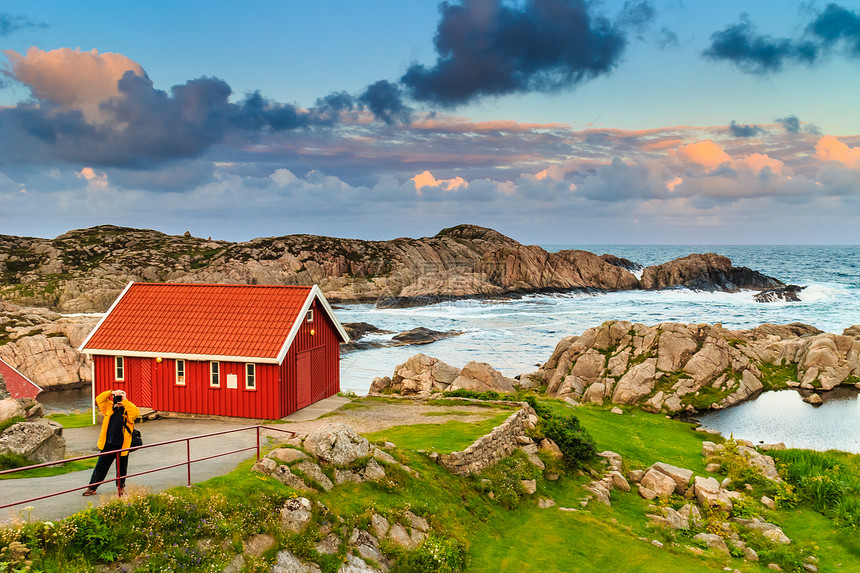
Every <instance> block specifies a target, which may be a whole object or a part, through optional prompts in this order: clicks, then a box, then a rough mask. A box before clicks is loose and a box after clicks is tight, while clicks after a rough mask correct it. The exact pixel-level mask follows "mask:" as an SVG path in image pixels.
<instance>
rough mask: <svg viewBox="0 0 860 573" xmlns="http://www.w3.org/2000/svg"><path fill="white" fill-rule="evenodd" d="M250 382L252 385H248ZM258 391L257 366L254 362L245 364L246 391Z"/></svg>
mask: <svg viewBox="0 0 860 573" xmlns="http://www.w3.org/2000/svg"><path fill="white" fill-rule="evenodd" d="M249 381H250V384H249V383H248V382H249ZM256 389H257V365H256V364H254V363H253V362H248V363H246V364H245V390H256Z"/></svg>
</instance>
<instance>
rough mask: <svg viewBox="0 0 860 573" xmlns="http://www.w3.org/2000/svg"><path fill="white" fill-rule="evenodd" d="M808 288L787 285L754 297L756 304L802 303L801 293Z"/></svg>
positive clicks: (762, 292)
mask: <svg viewBox="0 0 860 573" xmlns="http://www.w3.org/2000/svg"><path fill="white" fill-rule="evenodd" d="M804 288H806V287H802V286H798V285H785V286H784V287H780V288H774V289H769V290H763V291H761V292H760V293H758V294H756V295H755V296H753V299H754V300H755V301H756V302H777V301H784V302H800V291H802V290H803V289H804Z"/></svg>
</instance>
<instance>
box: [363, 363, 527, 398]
mask: <svg viewBox="0 0 860 573" xmlns="http://www.w3.org/2000/svg"><path fill="white" fill-rule="evenodd" d="M517 384H518V382H517V381H516V380H514V379H513V378H508V377H506V376H503V375H502V374H501V373H500V372H499V371H498V370H496V369H495V368H493V367H492V366H490V365H489V364H487V363H486V362H469V363H468V364H466V365H465V366H464V367H463V368H462V369H459V368H456V367H454V366H449V365H448V364H445V363H444V362H442V361H441V360H438V359H436V358H433V357H430V356H427V355H426V354H416V355H415V356H412V357H411V358H409V359H408V360H407V361H406V362H404V363H403V364H400V365H398V366H397V367H396V368H395V369H394V375H393V376H392V377H391V378H389V377H387V376H385V377H377V378H375V379H374V380H373V382H372V383H371V385H370V392H369V393H370V394H384V393H396V394H402V395H404V396H430V395H431V394H432V393H434V392H450V391H454V390H472V391H475V392H488V391H492V392H500V393H505V394H508V393H512V392H514V386H516V385H517Z"/></svg>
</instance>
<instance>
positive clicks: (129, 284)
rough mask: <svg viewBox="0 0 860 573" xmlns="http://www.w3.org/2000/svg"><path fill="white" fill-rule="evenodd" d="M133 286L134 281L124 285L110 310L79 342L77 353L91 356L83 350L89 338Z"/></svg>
mask: <svg viewBox="0 0 860 573" xmlns="http://www.w3.org/2000/svg"><path fill="white" fill-rule="evenodd" d="M133 284H134V281H130V282H129V283H128V284H127V285H125V288H124V289H123V290H122V292H121V293H119V296H118V297H116V300H115V301H113V304H112V305H110V308H109V309H108V310H107V312H106V313H104V315H103V316H102V319H101V320H100V321H99V322H98V324H96V326H95V328H93V329H92V330H91V331H90V333H89V334H88V335H87V337H86V338H85V339H84V341H83V342H81V345H80V346H78V352H83V353H84V354H92V352H88V351H86V350H84V348H85V347H86V345H87V343H88V342H89V341H90V338H92V337H93V335H95V333H96V331H97V330H98V329H99V327H101V325H102V323H104V321H105V320H106V319H107V317H108V315H110V313H111V312H112V311H113V309H114V308H115V307H116V305H118V304H119V301H121V300H122V297H124V296H125V293H127V292H128V289H130V288H131V285H133Z"/></svg>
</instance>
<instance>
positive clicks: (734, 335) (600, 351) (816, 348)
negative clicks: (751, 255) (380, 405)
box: [531, 321, 860, 413]
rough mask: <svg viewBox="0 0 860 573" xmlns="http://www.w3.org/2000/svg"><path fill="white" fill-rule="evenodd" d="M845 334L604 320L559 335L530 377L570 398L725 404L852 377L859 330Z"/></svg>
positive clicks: (859, 373) (826, 386) (659, 407)
mask: <svg viewBox="0 0 860 573" xmlns="http://www.w3.org/2000/svg"><path fill="white" fill-rule="evenodd" d="M845 332H846V334H842V335H837V334H831V333H826V332H821V331H820V330H818V329H816V328H814V327H811V326H808V325H805V324H799V323H794V324H788V325H773V324H763V325H761V326H758V327H756V328H754V329H751V330H728V329H725V328H723V326H722V325H720V324H715V325H709V324H697V325H696V324H690V325H687V324H678V323H663V324H658V325H655V326H645V325H643V324H633V323H630V322H622V321H618V322H605V323H603V324H602V325H601V326H599V327H595V328H590V329H588V330H586V331H585V332H584V333H583V334H582V335H580V336H570V337H568V338H565V339H563V340H562V341H560V342H559V343H558V345H557V346H556V348H555V351H554V352H553V353H552V355H551V356H550V358H549V360H547V361H546V363H545V364H544V365H543V366H542V367H541V368H540V370H539V371H538V372H537V373H536V374H535V375H532V376H531V377H532V378H535V377H537V378H538V379H540V380H542V381H543V382H544V383H546V384H547V390H546V392H547V394H549V395H551V396H557V397H560V398H572V399H574V400H577V401H585V402H604V401H608V402H610V403H614V404H638V405H640V406H642V407H643V408H645V409H647V410H650V411H654V412H659V411H663V412H668V413H676V412H680V411H695V410H704V409H710V408H713V409H718V408H725V407H728V406H731V405H734V404H737V403H738V402H740V401H743V400H746V399H747V398H749V397H750V396H753V395H755V394H756V393H758V392H759V391H761V390H763V389H771V388H785V387H787V386H799V387H801V388H806V389H813V388H816V389H821V390H830V389H832V388H834V387H836V386H838V385H839V384H855V383H857V382H858V380H860V329H858V328H856V327H852V328H849V329H846V330H845Z"/></svg>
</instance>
